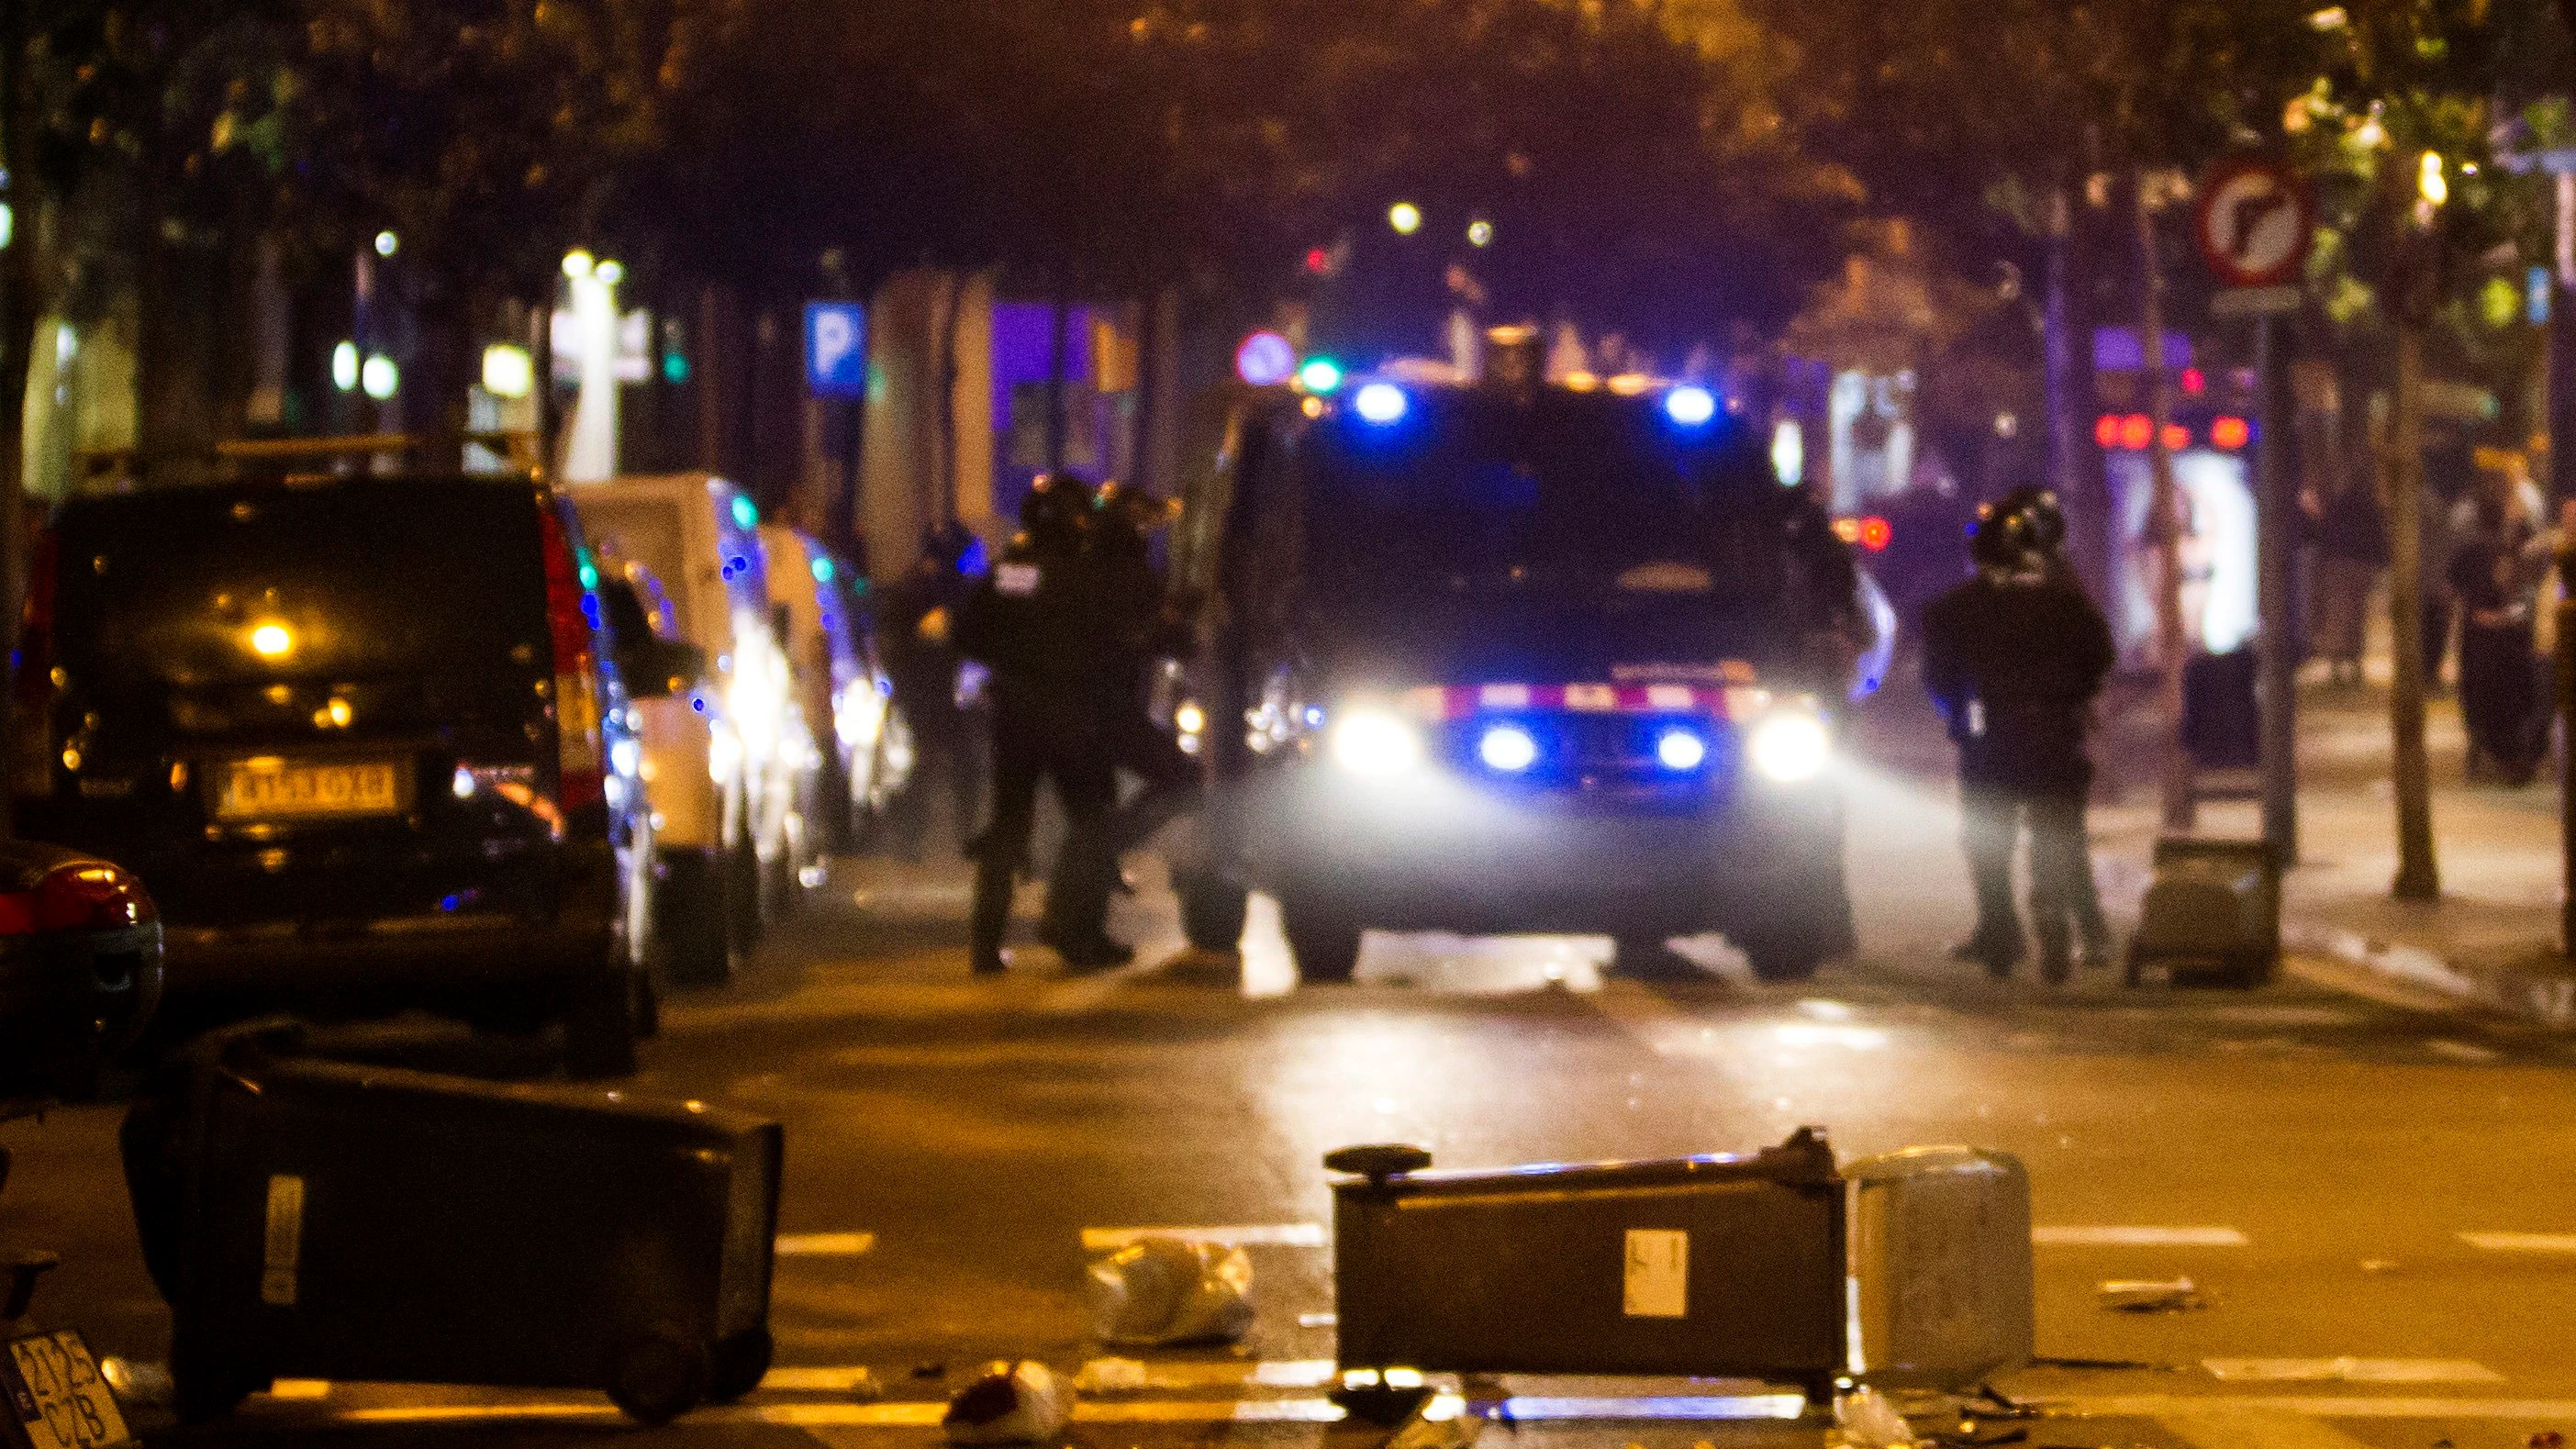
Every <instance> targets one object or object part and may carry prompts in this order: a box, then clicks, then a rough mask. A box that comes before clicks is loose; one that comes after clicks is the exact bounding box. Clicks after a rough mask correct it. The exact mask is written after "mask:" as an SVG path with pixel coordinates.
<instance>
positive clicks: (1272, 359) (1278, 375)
mask: <svg viewBox="0 0 2576 1449" xmlns="http://www.w3.org/2000/svg"><path fill="white" fill-rule="evenodd" d="M1296 371H1297V347H1296V344H1294V343H1292V342H1290V341H1289V340H1288V339H1287V338H1285V337H1282V336H1280V335H1279V334H1278V333H1276V332H1272V331H1270V330H1268V329H1267V328H1265V329H1263V330H1261V331H1259V332H1255V333H1252V334H1251V335H1249V336H1247V337H1245V338H1244V339H1243V341H1242V343H1241V344H1239V345H1238V346H1236V348H1235V349H1234V375H1235V376H1237V377H1239V378H1242V379H1243V380H1244V381H1245V382H1247V383H1249V384H1251V385H1252V386H1254V387H1276V386H1278V385H1279V384H1280V383H1283V382H1286V381H1287V380H1288V379H1289V378H1290V377H1292V376H1294V375H1295V374H1296Z"/></svg>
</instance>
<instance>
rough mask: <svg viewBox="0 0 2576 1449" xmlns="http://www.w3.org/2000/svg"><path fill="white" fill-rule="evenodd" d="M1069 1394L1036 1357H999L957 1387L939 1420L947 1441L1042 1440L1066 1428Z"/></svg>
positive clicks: (1030, 1442) (1041, 1441)
mask: <svg viewBox="0 0 2576 1449" xmlns="http://www.w3.org/2000/svg"><path fill="white" fill-rule="evenodd" d="M1072 1398H1073V1395H1072V1393H1071V1391H1069V1390H1068V1389H1066V1388H1065V1386H1064V1384H1063V1383H1062V1382H1061V1381H1060V1380H1058V1379H1057V1378H1056V1376H1055V1375H1054V1374H1053V1373H1052V1372H1050V1371H1049V1370H1048V1368H1047V1366H1046V1365H1045V1364H1042V1363H1039V1362H1037V1361H1036V1360H1035V1359H1025V1358H1024V1359H1021V1360H1020V1361H1019V1362H1017V1363H1012V1362H1010V1361H1009V1360H1007V1359H997V1360H995V1361H994V1362H992V1363H990V1364H987V1365H985V1366H984V1372H983V1373H982V1374H981V1375H979V1376H978V1377H977V1378H976V1380H975V1382H973V1383H971V1384H968V1385H967V1386H966V1387H964V1388H962V1389H959V1390H958V1391H957V1394H956V1396H955V1397H954V1398H951V1399H950V1400H949V1401H948V1412H947V1414H946V1415H944V1416H943V1417H942V1418H941V1419H940V1421H939V1427H940V1429H941V1430H942V1431H943V1432H944V1433H946V1434H947V1436H948V1442H949V1443H951V1444H1045V1443H1051V1442H1053V1441H1054V1439H1055V1436H1056V1435H1058V1434H1060V1433H1062V1432H1064V1423H1065V1419H1066V1418H1067V1417H1068V1416H1069V1414H1070V1412H1071V1408H1072Z"/></svg>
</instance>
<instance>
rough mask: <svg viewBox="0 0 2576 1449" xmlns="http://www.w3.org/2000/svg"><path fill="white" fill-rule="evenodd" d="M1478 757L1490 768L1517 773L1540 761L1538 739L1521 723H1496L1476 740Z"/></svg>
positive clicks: (1506, 772)
mask: <svg viewBox="0 0 2576 1449" xmlns="http://www.w3.org/2000/svg"><path fill="white" fill-rule="evenodd" d="M1476 758H1478V759H1480V760H1482V761H1484V762H1485V766H1486V768H1488V769H1493V770H1500V771H1502V772H1503V773H1504V774H1506V775H1517V774H1519V773H1520V772H1521V771H1523V770H1526V769H1528V768H1529V767H1530V766H1532V765H1535V764H1537V763H1538V741H1536V740H1534V739H1532V738H1530V732H1529V731H1528V730H1525V729H1522V728H1521V727H1520V726H1519V725H1495V726H1494V727H1492V728H1491V729H1488V730H1486V731H1485V733H1484V737H1483V738H1481V739H1479V740H1477V741H1476Z"/></svg>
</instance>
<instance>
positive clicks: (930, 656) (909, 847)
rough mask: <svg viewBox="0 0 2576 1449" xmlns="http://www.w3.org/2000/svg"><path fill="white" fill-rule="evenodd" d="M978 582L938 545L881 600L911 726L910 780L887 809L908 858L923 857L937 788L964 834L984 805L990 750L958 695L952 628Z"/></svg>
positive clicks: (894, 842)
mask: <svg viewBox="0 0 2576 1449" xmlns="http://www.w3.org/2000/svg"><path fill="white" fill-rule="evenodd" d="M973 587H974V584H973V581H972V580H971V579H969V578H968V577H967V576H966V575H965V574H963V573H961V572H959V570H958V566H957V563H956V560H955V557H954V552H953V551H952V550H949V549H945V548H941V549H934V550H932V551H929V552H926V553H924V554H923V556H922V558H921V559H920V561H919V562H917V563H916V564H914V566H913V570H912V572H911V573H909V574H906V575H904V576H903V577H902V578H901V579H898V580H896V581H895V583H894V585H893V586H892V587H890V588H888V589H887V590H886V591H885V593H884V594H883V595H882V596H881V598H880V600H879V602H878V605H877V618H878V621H879V623H880V625H881V626H882V634H881V637H882V638H883V640H884V646H883V647H884V658H885V667H886V674H887V676H888V677H889V678H891V679H892V680H893V681H894V698H895V703H896V705H897V706H899V707H900V708H901V709H902V710H903V717H904V721H905V723H906V724H907V725H909V726H910V727H911V730H912V743H913V767H912V779H911V781H910V782H909V783H908V784H907V785H906V786H905V787H904V790H903V793H901V794H900V795H898V796H896V797H895V799H894V800H893V801H892V802H891V803H890V804H889V806H888V808H887V812H886V813H887V816H888V819H887V825H888V827H889V830H890V832H891V835H892V839H891V841H890V842H889V844H890V845H891V847H892V848H893V850H894V851H895V853H896V854H898V855H900V856H901V857H903V858H904V859H906V860H919V859H920V858H921V842H922V838H923V836H924V835H925V834H927V833H928V830H929V825H930V802H931V797H932V796H933V794H934V793H937V792H940V791H943V790H944V791H945V793H946V794H947V796H948V801H949V816H950V820H951V822H952V823H953V825H954V826H955V828H956V832H957V836H956V838H957V839H959V840H961V841H962V840H963V839H964V838H965V837H966V835H967V833H968V832H969V831H972V830H973V829H974V828H975V823H976V820H977V818H978V817H979V816H981V815H982V814H983V812H984V759H983V754H984V752H983V748H982V744H981V742H980V741H979V740H978V739H977V738H976V734H977V731H976V728H975V726H976V721H975V720H974V719H973V718H972V717H971V716H970V714H969V712H968V710H967V709H966V708H965V707H964V706H963V705H961V704H960V703H959V702H958V697H957V663H958V657H959V656H958V653H957V646H956V641H955V639H954V638H953V637H952V634H951V631H952V630H954V629H955V627H956V621H957V616H958V614H959V612H960V611H961V610H962V609H963V608H964V607H965V603H966V598H967V596H968V594H969V593H970V591H971V590H972V589H973Z"/></svg>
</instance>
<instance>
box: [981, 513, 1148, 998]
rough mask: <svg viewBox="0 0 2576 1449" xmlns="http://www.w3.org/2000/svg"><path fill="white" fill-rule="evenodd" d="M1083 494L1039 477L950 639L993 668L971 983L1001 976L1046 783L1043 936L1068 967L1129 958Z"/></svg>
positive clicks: (1107, 669) (1101, 595)
mask: <svg viewBox="0 0 2576 1449" xmlns="http://www.w3.org/2000/svg"><path fill="white" fill-rule="evenodd" d="M1092 522H1093V519H1092V496H1091V489H1090V487H1089V486H1088V485H1087V484H1086V483H1084V482H1083V480H1082V479H1080V478H1078V477H1075V476H1073V475H1071V474H1066V473H1057V474H1050V475H1042V476H1041V477H1039V478H1038V480H1037V482H1036V483H1035V485H1034V486H1033V487H1032V489H1031V491H1030V494H1029V498H1028V501H1027V502H1026V503H1024V504H1023V505H1021V508H1020V532H1019V534H1018V535H1017V536H1015V537H1014V538H1013V539H1012V540H1011V543H1010V546H1009V547H1008V548H1007V549H1005V550H1004V552H1003V554H1002V556H1001V558H1000V559H999V560H998V561H997V562H996V563H995V564H994V565H993V568H992V570H991V572H989V573H988V574H986V575H985V577H984V578H983V580H982V581H981V582H979V583H978V584H977V586H976V589H975V592H974V593H973V594H972V595H970V596H969V597H968V599H967V601H966V604H965V606H964V607H963V608H962V609H961V610H960V611H959V614H958V619H957V627H956V640H957V645H958V648H959V650H960V652H962V653H963V654H964V655H965V656H966V657H967V658H969V659H972V660H974V661H976V662H977V663H980V664H982V665H984V666H985V667H986V668H987V669H989V670H990V671H991V672H992V681H991V684H990V686H989V690H988V693H989V696H990V699H991V704H992V731H993V741H992V814H991V817H990V818H989V820H988V821H987V822H986V824H985V826H984V829H983V831H982V832H981V833H980V834H978V835H977V836H976V838H975V840H974V842H973V844H972V845H971V846H970V847H969V853H970V854H971V855H972V856H973V857H974V859H975V895H974V906H973V910H972V914H971V919H970V935H969V953H970V959H971V962H972V965H973V969H974V970H975V972H976V973H977V974H979V975H983V974H990V973H993V972H998V971H1000V970H1002V969H1003V959H1002V940H1003V937H1004V935H1005V933H1006V932H1007V931H1008V929H1009V926H1010V918H1011V885H1012V881H1013V880H1014V878H1015V877H1016V876H1017V875H1018V874H1019V873H1020V872H1021V871H1023V870H1025V869H1027V868H1028V866H1029V864H1030V862H1029V836H1030V832H1031V830H1032V829H1033V828H1034V826H1035V824H1036V815H1037V793H1038V785H1039V783H1040V782H1041V781H1051V782H1053V784H1054V786H1055V792H1056V799H1057V801H1058V802H1059V803H1060V804H1061V805H1062V806H1063V808H1064V816H1065V841H1064V844H1063V846H1062V848H1061V849H1062V853H1061V854H1060V855H1059V857H1058V863H1057V869H1056V871H1055V888H1054V889H1052V890H1050V891H1049V892H1048V895H1047V909H1046V917H1045V920H1044V922H1043V924H1042V925H1041V927H1040V931H1039V938H1040V939H1041V940H1043V941H1044V942H1045V943H1046V944H1047V945H1049V946H1052V947H1054V948H1055V950H1056V952H1057V954H1059V955H1061V956H1062V957H1063V958H1064V960H1065V964H1066V965H1068V966H1071V967H1073V968H1075V969H1076V970H1097V969H1100V968H1103V967H1108V966H1117V965H1123V964H1125V963H1126V962H1127V961H1128V960H1130V959H1131V958H1132V957H1133V954H1134V953H1133V952H1131V951H1129V950H1128V949H1127V948H1126V947H1124V946H1121V945H1119V944H1118V943H1117V942H1115V941H1113V940H1111V939H1110V938H1109V933H1108V930H1107V928H1106V925H1105V921H1106V918H1107V915H1108V907H1109V887H1110V885H1111V883H1112V882H1113V881H1114V879H1115V873H1116V867H1115V863H1114V858H1113V859H1112V863H1111V864H1110V866H1109V867H1108V868H1107V869H1106V870H1104V869H1102V868H1101V867H1100V866H1099V864H1098V860H1099V858H1100V857H1101V855H1102V854H1103V853H1104V851H1105V849H1106V846H1105V840H1106V835H1105V832H1106V829H1107V826H1108V816H1109V811H1110V808H1111V807H1112V805H1114V804H1115V803H1116V798H1117V796H1116V788H1117V786H1116V776H1115V774H1114V772H1113V769H1112V765H1111V760H1110V755H1109V750H1108V741H1107V730H1106V724H1107V720H1106V717H1105V714H1104V711H1103V710H1102V709H1101V707H1100V701H1101V699H1102V698H1103V696H1104V694H1105V692H1106V690H1107V688H1108V683H1109V677H1110V675H1111V674H1112V673H1113V672H1114V670H1115V667H1116V662H1117V661H1116V656H1115V653H1114V651H1112V650H1111V649H1110V648H1109V647H1108V646H1109V640H1110V637H1111V633H1112V630H1111V621H1110V618H1109V614H1108V610H1107V594H1106V591H1105V590H1104V588H1103V586H1102V579H1101V574H1100V570H1099V568H1098V567H1097V563H1096V561H1095V560H1094V559H1093V558H1092V557H1091V556H1090V553H1089V537H1088V535H1089V533H1090V531H1091V527H1092Z"/></svg>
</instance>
